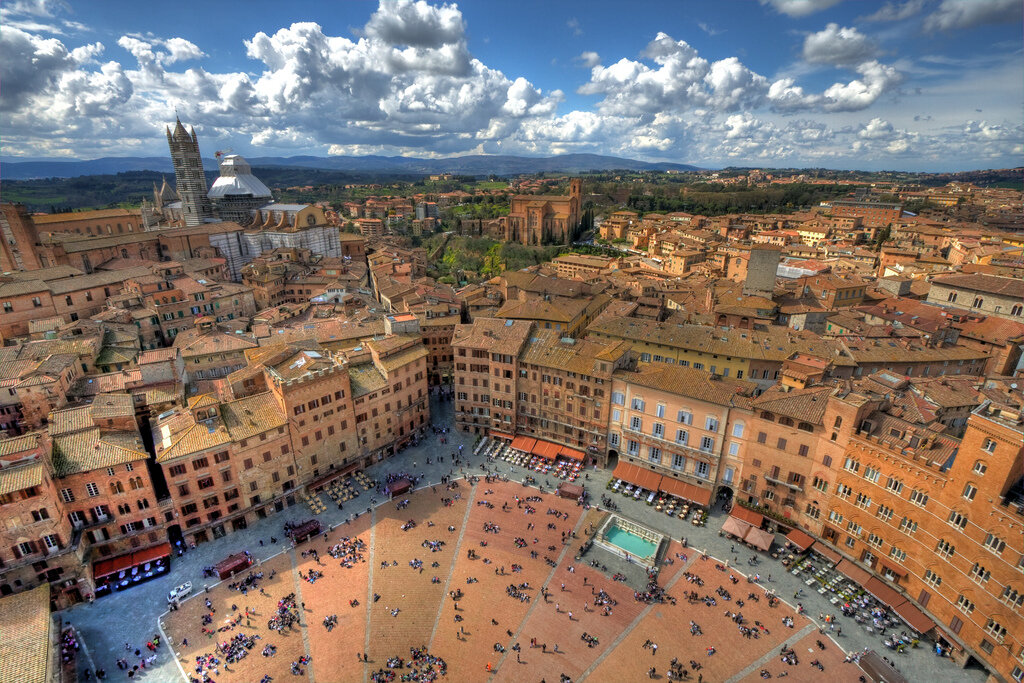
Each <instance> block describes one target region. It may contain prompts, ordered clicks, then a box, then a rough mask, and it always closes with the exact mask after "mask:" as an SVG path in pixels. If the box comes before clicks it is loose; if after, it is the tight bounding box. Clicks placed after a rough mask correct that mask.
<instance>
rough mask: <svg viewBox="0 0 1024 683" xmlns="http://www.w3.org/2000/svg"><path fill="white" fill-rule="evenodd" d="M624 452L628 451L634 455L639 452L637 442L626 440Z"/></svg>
mask: <svg viewBox="0 0 1024 683" xmlns="http://www.w3.org/2000/svg"><path fill="white" fill-rule="evenodd" d="M626 452H627V453H629V454H630V455H636V454H637V453H639V452H640V444H639V443H637V442H636V441H627V442H626Z"/></svg>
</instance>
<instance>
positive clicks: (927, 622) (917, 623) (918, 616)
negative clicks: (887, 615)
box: [892, 600, 935, 634]
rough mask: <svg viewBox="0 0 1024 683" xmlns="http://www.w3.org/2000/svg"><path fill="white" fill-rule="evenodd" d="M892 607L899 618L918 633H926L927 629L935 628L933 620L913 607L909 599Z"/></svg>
mask: <svg viewBox="0 0 1024 683" xmlns="http://www.w3.org/2000/svg"><path fill="white" fill-rule="evenodd" d="M892 609H893V611H894V612H896V614H898V615H899V617H900V619H902V620H903V621H904V622H905V623H906V624H907V626H909V627H910V628H912V629H914V630H915V631H917V632H918V633H921V634H924V633H928V631H931V630H932V629H933V628H935V622H934V621H932V620H931V619H929V618H928V615H926V614H925V613H924V612H922V611H921V610H919V609H918V608H917V607H915V606H914V604H913V603H912V602H910V601H909V600H908V601H907V602H904V603H903V604H902V605H896V606H895V607H893V608H892Z"/></svg>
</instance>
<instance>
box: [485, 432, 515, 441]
mask: <svg viewBox="0 0 1024 683" xmlns="http://www.w3.org/2000/svg"><path fill="white" fill-rule="evenodd" d="M490 437H491V438H492V439H508V440H509V441H511V440H512V435H511V434H505V433H504V432H496V431H494V430H493V429H492V430H491V433H490Z"/></svg>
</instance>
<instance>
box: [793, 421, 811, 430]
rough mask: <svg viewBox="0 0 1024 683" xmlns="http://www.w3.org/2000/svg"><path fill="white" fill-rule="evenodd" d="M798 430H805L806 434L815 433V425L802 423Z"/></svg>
mask: <svg viewBox="0 0 1024 683" xmlns="http://www.w3.org/2000/svg"><path fill="white" fill-rule="evenodd" d="M796 428H797V429H800V430H803V431H805V432H813V431H814V425H812V424H811V423H810V422H801V423H800V424H798V425H797V426H796Z"/></svg>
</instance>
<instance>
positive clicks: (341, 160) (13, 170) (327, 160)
mask: <svg viewBox="0 0 1024 683" xmlns="http://www.w3.org/2000/svg"><path fill="white" fill-rule="evenodd" d="M248 161H249V163H250V164H252V166H254V167H255V166H263V167H268V166H271V167H272V166H283V167H290V168H315V169H323V170H328V171H346V172H354V173H388V174H403V175H409V174H414V175H428V174H433V173H456V174H462V175H479V176H485V175H491V174H494V175H518V174H521V173H542V172H543V173H556V172H564V173H578V172H581V171H608V170H613V169H623V170H632V171H695V170H699V169H698V168H697V167H696V166H689V165H686V164H671V163H651V162H646V161H637V160H635V159H621V158H619V157H609V156H601V155H599V154H564V155H561V156H555V157H519V156H505V155H503V156H487V155H474V156H464V157H453V158H451V159H417V158H415V157H383V156H363V157H343V156H332V157H316V156H295V157H251V158H248ZM0 163H2V174H3V177H4V178H5V179H8V180H25V179H29V178H75V177H78V176H87V175H112V174H116V173H123V172H126V171H155V172H157V173H173V172H174V169H173V167H172V166H171V159H170V157H103V158H102V159H92V160H89V161H78V160H75V161H63V160H46V161H17V160H14V159H12V158H10V157H5V158H3V159H0ZM203 166H204V167H205V168H206V170H208V171H209V170H216V168H217V162H216V161H215V160H214V159H204V160H203Z"/></svg>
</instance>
